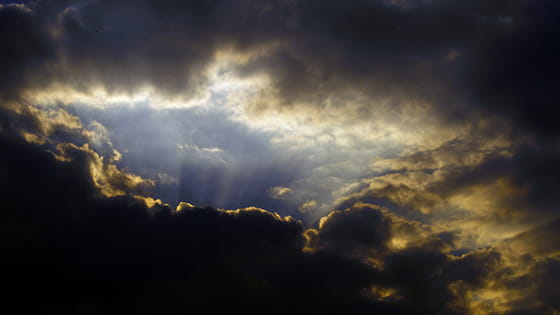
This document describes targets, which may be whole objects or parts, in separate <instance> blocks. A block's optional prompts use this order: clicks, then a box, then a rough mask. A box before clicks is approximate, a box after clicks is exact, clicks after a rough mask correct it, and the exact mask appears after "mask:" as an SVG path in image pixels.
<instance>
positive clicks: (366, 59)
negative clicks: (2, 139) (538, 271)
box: [0, 0, 559, 134]
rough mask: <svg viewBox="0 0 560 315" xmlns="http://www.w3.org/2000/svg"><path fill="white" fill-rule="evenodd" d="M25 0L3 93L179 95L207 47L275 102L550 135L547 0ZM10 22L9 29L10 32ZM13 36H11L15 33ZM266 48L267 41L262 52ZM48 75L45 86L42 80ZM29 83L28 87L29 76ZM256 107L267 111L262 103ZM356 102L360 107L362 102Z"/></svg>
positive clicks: (13, 15) (17, 13)
mask: <svg viewBox="0 0 560 315" xmlns="http://www.w3.org/2000/svg"><path fill="white" fill-rule="evenodd" d="M399 3H400V2H388V1H354V2H352V3H351V4H346V3H345V4H341V3H339V2H337V1H326V2H325V1H287V2H284V1H259V2H257V3H255V2H247V1H147V0H146V1H116V2H115V1H74V2H73V1H34V2H31V3H29V4H28V8H29V9H27V8H24V7H22V6H19V7H16V6H14V5H8V6H5V7H3V8H2V17H3V18H2V19H0V20H1V21H2V23H3V25H2V26H3V27H2V30H3V31H2V35H1V36H2V41H3V42H5V43H8V42H9V43H10V45H9V46H7V48H8V49H4V50H3V52H2V54H3V55H2V56H1V58H0V59H1V60H2V63H3V66H2V67H3V68H5V71H4V73H8V75H5V76H3V77H4V78H5V79H6V78H10V79H9V82H5V84H3V85H4V86H5V87H7V84H8V83H9V84H10V85H11V87H10V88H5V89H3V90H5V91H6V92H5V93H7V91H11V92H10V93H17V91H18V90H21V89H22V88H23V87H25V86H29V85H30V84H31V83H37V84H41V85H43V86H45V85H48V84H52V83H54V82H59V83H62V84H64V85H70V86H73V87H74V88H76V89H78V90H86V91H87V90H88V89H91V88H92V87H97V86H102V87H104V88H105V89H106V90H108V91H109V92H119V91H120V92H122V91H126V92H133V91H136V90H138V89H140V88H142V87H144V86H146V85H151V86H154V87H156V88H157V89H158V91H160V92H163V93H169V94H182V95H188V94H189V93H191V92H193V91H196V90H198V89H200V88H201V87H202V86H204V84H205V80H206V78H205V75H204V73H205V69H206V67H207V66H208V64H209V63H211V62H212V61H213V58H214V56H215V54H216V53H217V52H218V51H225V50H229V51H231V52H235V53H238V54H247V55H250V54H251V53H254V51H256V50H257V49H261V48H263V47H269V49H268V52H266V53H263V54H262V55H261V56H253V57H252V58H251V59H250V61H249V62H248V63H246V64H245V65H239V67H238V73H239V74H251V73H266V74H268V75H269V76H271V78H272V80H273V82H274V84H273V86H274V89H276V90H277V92H278V94H276V95H277V96H279V97H280V98H281V99H283V100H284V101H283V102H284V103H285V104H292V102H293V101H295V100H298V99H301V100H312V101H313V102H314V103H316V104H318V105H322V104H323V102H324V101H325V100H327V99H328V98H329V97H330V96H332V95H334V94H333V93H335V92H337V91H344V90H354V91H357V92H359V93H365V94H368V95H370V96H375V97H376V98H392V99H394V100H395V106H398V104H399V102H401V101H403V100H410V99H413V100H419V101H421V102H427V103H430V104H433V105H436V106H437V112H438V113H439V114H443V116H444V117H447V118H453V119H461V120H462V119H464V118H465V117H466V116H469V115H471V114H472V113H474V112H476V111H477V110H483V111H485V112H486V113H494V114H498V115H501V114H506V115H507V116H508V117H511V118H512V119H513V120H514V121H515V122H516V123H518V124H519V125H520V126H523V127H525V128H527V129H528V130H530V131H536V132H537V133H539V134H542V133H547V132H552V133H555V132H556V129H554V125H555V124H554V121H553V120H551V119H550V117H553V115H551V114H552V113H553V110H554V104H555V103H557V97H556V96H555V95H556V93H555V92H554V84H553V82H555V81H554V75H555V73H556V72H558V69H556V68H555V66H554V65H555V64H556V62H554V61H555V59H554V58H555V56H556V55H557V54H556V52H557V50H558V45H556V41H555V40H554V39H555V38H556V37H558V34H557V31H558V29H559V28H558V27H556V23H557V19H556V18H555V17H556V16H557V15H558V5H557V4H556V3H555V2H554V1H539V3H538V4H536V3H533V2H531V1H499V2H493V3H492V4H488V3H487V2H486V1H459V2H451V3H450V2H448V1H429V2H422V1H413V2H406V4H405V2H402V3H400V5H399ZM15 25H18V27H13V26H15ZM24 38H25V40H23V39H24ZM275 45H276V46H275ZM46 78H49V80H46ZM33 85H35V84H33ZM263 106H265V107H266V106H268V105H266V104H263ZM364 106H365V109H366V110H367V107H368V105H364Z"/></svg>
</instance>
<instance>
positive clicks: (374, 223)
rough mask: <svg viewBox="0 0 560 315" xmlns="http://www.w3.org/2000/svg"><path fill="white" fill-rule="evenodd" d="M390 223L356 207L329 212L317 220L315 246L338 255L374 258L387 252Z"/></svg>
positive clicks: (380, 215) (369, 209)
mask: <svg viewBox="0 0 560 315" xmlns="http://www.w3.org/2000/svg"><path fill="white" fill-rule="evenodd" d="M390 238H391V220H390V219H389V218H388V217H386V216H385V215H384V214H383V213H382V212H381V211H380V210H379V209H377V208H376V207H374V206H369V205H356V206H355V207H353V208H350V209H348V210H345V211H333V212H331V213H329V215H328V216H326V217H324V218H322V219H321V222H320V233H319V238H318V243H317V246H320V247H322V248H328V249H330V250H335V251H337V252H340V253H348V254H353V253H359V254H361V255H363V253H364V252H369V255H372V256H375V255H376V254H378V253H380V254H383V253H385V252H386V251H387V250H388V244H387V243H388V242H389V240H390Z"/></svg>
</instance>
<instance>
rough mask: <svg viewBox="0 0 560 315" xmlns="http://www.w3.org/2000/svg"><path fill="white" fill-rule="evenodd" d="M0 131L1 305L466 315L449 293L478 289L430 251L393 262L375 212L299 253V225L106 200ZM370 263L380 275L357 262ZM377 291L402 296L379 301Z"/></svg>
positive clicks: (475, 265) (326, 232)
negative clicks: (378, 261) (464, 284)
mask: <svg viewBox="0 0 560 315" xmlns="http://www.w3.org/2000/svg"><path fill="white" fill-rule="evenodd" d="M3 127H4V128H3V133H2V137H1V138H0V140H1V144H2V147H3V148H5V149H6V151H4V153H3V154H2V155H1V163H0V165H1V172H0V174H1V177H2V181H1V186H0V189H1V191H2V192H3V196H4V197H3V198H2V204H3V209H4V210H3V211H2V213H1V215H2V220H1V222H2V223H1V225H2V229H1V230H2V239H3V243H2V244H3V245H2V247H3V250H2V262H1V264H2V270H3V271H4V272H5V277H4V280H3V284H2V285H3V286H4V288H5V290H4V292H5V293H4V295H3V298H5V299H6V303H8V304H18V305H23V306H21V307H23V308H26V309H27V308H29V309H34V308H41V309H43V310H53V311H57V312H61V313H91V312H94V313H95V312H104V311H107V310H109V309H110V310H119V311H124V312H147V313H151V312H156V311H157V312H158V313H176V312H178V311H179V312H180V311H201V310H205V311H208V310H226V309H235V310H245V311H248V312H251V311H259V312H262V311H267V310H268V311H271V312H293V311H294V309H297V310H301V311H316V312H322V311H332V310H340V311H351V312H353V313H366V312H381V313H395V314H396V313H399V312H406V313H432V312H436V311H444V312H448V313H463V312H465V311H466V309H467V305H464V304H461V302H460V299H457V296H456V295H454V294H455V293H452V292H451V291H450V289H449V288H450V285H451V284H452V283H453V282H455V281H458V280H460V279H463V280H465V281H471V283H476V281H475V280H473V279H477V277H478V273H479V272H483V270H485V267H484V266H486V264H485V263H482V262H481V260H480V259H468V258H466V259H461V260H459V261H460V262H452V261H451V260H450V257H448V256H447V255H446V254H444V253H442V252H439V251H438V250H434V249H433V248H429V247H425V248H424V247H421V246H416V247H412V248H409V249H406V250H403V251H396V252H391V251H390V250H389V247H387V242H388V241H389V238H390V237H391V235H390V232H389V230H388V229H389V226H390V225H391V224H392V221H391V219H389V218H388V217H386V214H384V213H382V212H381V211H380V210H379V209H377V208H376V207H373V206H361V207H359V206H357V207H356V208H354V209H350V210H347V211H345V212H334V213H332V214H331V215H329V216H328V217H327V218H326V219H325V220H324V222H323V223H322V226H321V228H320V230H319V242H318V244H319V245H320V246H319V247H317V248H314V249H312V250H311V251H307V252H304V251H302V249H303V248H304V237H303V233H302V232H303V230H302V225H301V223H300V222H298V221H295V220H293V219H290V218H281V217H279V216H278V215H274V214H272V213H270V212H268V211H265V210H260V209H256V208H247V209H240V210H235V211H225V210H216V209H214V208H209V207H208V208H198V207H194V206H182V207H181V208H180V209H181V210H180V211H178V212H174V211H172V210H171V209H169V208H168V207H167V206H165V205H157V204H156V205H154V206H153V207H151V208H148V207H147V206H146V205H145V203H143V202H142V201H141V200H138V199H135V198H132V197H131V196H130V195H128V196H127V195H125V196H120V197H113V198H106V197H104V196H102V195H101V194H100V193H99V192H98V190H97V189H96V187H95V185H94V183H93V182H92V180H91V177H90V175H89V167H88V155H87V154H83V151H77V153H80V154H78V155H76V156H74V159H73V160H72V161H71V162H61V161H59V160H57V159H56V158H55V157H54V156H53V154H52V153H50V152H48V151H45V148H44V147H43V148H41V147H40V146H39V145H37V144H30V143H27V142H25V141H22V140H19V138H18V136H17V135H15V134H11V133H10V132H9V130H10V128H9V127H8V126H5V125H3ZM348 249H352V251H351V252H348V251H347V250H348ZM346 253H351V254H352V255H346ZM379 253H382V254H383V255H384V256H383V257H381V256H379V255H378V254H379ZM372 254H374V255H375V256H376V257H381V258H382V266H383V267H382V268H379V266H377V267H375V266H373V265H370V264H369V263H366V261H365V260H364V259H366V258H367V257H372V256H371V255H372ZM469 279H470V280H469ZM473 285H474V284H473ZM378 287H382V288H391V289H393V290H397V291H396V292H398V294H396V295H394V296H393V297H392V298H391V297H385V298H384V299H380V296H379V295H378V294H377V293H375V292H378V291H375V290H376V289H372V288H378Z"/></svg>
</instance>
